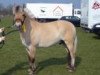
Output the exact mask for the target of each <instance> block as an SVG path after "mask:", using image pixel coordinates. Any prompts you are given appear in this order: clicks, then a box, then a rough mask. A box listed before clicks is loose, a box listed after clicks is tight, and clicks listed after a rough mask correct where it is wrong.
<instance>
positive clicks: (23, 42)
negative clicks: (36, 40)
mask: <svg viewBox="0 0 100 75" xmlns="http://www.w3.org/2000/svg"><path fill="white" fill-rule="evenodd" d="M21 41H22V44H23V45H24V46H25V47H28V46H29V44H28V42H27V40H25V38H21Z"/></svg>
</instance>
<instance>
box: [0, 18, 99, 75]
mask: <svg viewBox="0 0 100 75" xmlns="http://www.w3.org/2000/svg"><path fill="white" fill-rule="evenodd" d="M11 25H12V19H11V17H7V18H4V19H3V20H2V22H0V27H2V26H4V27H7V26H11ZM6 34H7V35H6V41H5V45H4V46H3V47H2V48H0V75H28V72H27V69H28V68H29V67H28V59H27V52H26V50H25V48H24V46H22V44H21V42H20V38H19V34H18V32H17V31H13V29H12V28H6ZM77 35H78V48H77V56H76V71H75V72H73V73H69V72H68V71H67V69H66V65H67V60H66V56H67V54H66V51H65V49H64V47H63V46H62V45H58V44H56V45H54V46H52V47H48V48H37V55H36V63H37V65H38V69H37V75H100V38H99V37H97V36H96V35H94V34H92V33H86V32H84V30H82V28H80V27H78V28H77Z"/></svg>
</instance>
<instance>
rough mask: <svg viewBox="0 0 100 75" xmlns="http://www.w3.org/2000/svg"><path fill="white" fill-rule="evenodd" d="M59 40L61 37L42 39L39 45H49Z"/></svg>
mask: <svg viewBox="0 0 100 75" xmlns="http://www.w3.org/2000/svg"><path fill="white" fill-rule="evenodd" d="M59 41H60V38H56V39H50V40H44V41H40V42H39V44H38V46H39V47H49V46H51V45H53V44H55V43H57V42H59Z"/></svg>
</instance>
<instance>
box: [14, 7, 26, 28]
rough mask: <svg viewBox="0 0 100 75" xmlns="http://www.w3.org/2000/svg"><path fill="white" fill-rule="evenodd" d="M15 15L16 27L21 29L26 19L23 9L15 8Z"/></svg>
mask: <svg viewBox="0 0 100 75" xmlns="http://www.w3.org/2000/svg"><path fill="white" fill-rule="evenodd" d="M13 15H14V25H15V26H16V27H17V28H20V27H21V26H22V25H23V23H24V21H25V17H26V16H25V13H24V9H23V7H21V6H15V7H13Z"/></svg>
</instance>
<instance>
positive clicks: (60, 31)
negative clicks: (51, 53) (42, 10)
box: [13, 6, 77, 75]
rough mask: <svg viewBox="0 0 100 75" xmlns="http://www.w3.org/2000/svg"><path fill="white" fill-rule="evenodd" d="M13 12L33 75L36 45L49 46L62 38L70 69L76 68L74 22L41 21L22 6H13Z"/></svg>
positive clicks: (31, 74)
mask: <svg viewBox="0 0 100 75" xmlns="http://www.w3.org/2000/svg"><path fill="white" fill-rule="evenodd" d="M13 14H14V25H15V26H16V27H17V28H18V30H19V33H20V38H21V41H22V44H23V45H24V46H25V47H26V49H27V52H28V58H29V65H30V70H29V73H30V75H33V74H34V72H35V69H36V66H35V55H36V47H49V46H51V45H53V44H55V43H57V42H59V41H61V40H62V41H64V44H65V48H66V51H67V52H68V69H69V71H71V72H72V71H73V70H75V53H76V45H77V36H76V29H75V27H74V25H73V24H72V23H70V22H67V21H63V20H58V21H54V22H48V23H39V22H38V21H36V20H35V19H32V18H31V16H30V14H29V13H28V12H27V11H26V9H25V10H24V8H22V7H20V6H16V7H14V8H13ZM55 51H56V50H55Z"/></svg>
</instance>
